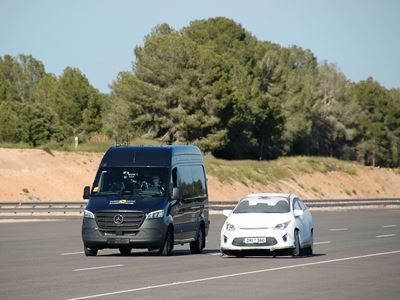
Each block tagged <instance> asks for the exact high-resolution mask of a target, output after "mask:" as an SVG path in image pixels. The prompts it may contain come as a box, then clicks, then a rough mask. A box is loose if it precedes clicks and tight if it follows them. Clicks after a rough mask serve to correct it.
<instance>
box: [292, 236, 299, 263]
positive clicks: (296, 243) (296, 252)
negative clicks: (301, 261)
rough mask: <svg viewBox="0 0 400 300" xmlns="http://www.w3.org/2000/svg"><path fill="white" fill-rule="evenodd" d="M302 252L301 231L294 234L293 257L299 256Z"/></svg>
mask: <svg viewBox="0 0 400 300" xmlns="http://www.w3.org/2000/svg"><path fill="white" fill-rule="evenodd" d="M300 251H301V248H300V239H299V231H298V230H295V232H294V247H293V250H292V256H293V257H296V256H299V255H300Z"/></svg>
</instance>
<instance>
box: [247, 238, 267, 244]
mask: <svg viewBox="0 0 400 300" xmlns="http://www.w3.org/2000/svg"><path fill="white" fill-rule="evenodd" d="M266 242H267V239H266V238H265V237H255V238H245V239H244V243H245V244H265V243H266Z"/></svg>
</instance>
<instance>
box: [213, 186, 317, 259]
mask: <svg viewBox="0 0 400 300" xmlns="http://www.w3.org/2000/svg"><path fill="white" fill-rule="evenodd" d="M224 215H225V216H227V217H228V218H227V219H226V221H225V223H224V225H223V227H222V230H221V252H222V253H223V254H226V255H235V256H244V255H245V254H246V252H248V253H251V252H254V251H253V250H257V251H255V252H258V253H259V252H261V253H265V254H268V253H270V254H272V255H273V256H275V255H276V254H280V253H282V252H283V253H285V254H290V255H292V256H298V255H302V254H307V255H312V254H313V231H314V225H313V218H312V215H311V213H310V211H309V209H308V208H307V206H306V205H305V204H304V203H303V202H302V201H301V200H300V199H299V198H298V197H297V196H295V195H291V194H270V193H262V194H251V195H247V196H246V197H244V198H243V199H241V200H240V201H239V203H238V204H237V205H236V207H235V208H234V209H233V210H224Z"/></svg>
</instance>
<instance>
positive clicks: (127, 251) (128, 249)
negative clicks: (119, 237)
mask: <svg viewBox="0 0 400 300" xmlns="http://www.w3.org/2000/svg"><path fill="white" fill-rule="evenodd" d="M131 251H132V248H131V247H120V248H119V253H121V254H122V255H129V254H131Z"/></svg>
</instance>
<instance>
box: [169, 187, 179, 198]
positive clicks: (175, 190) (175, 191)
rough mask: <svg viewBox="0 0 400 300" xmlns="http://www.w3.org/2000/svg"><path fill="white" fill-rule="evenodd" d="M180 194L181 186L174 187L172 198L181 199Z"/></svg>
mask: <svg viewBox="0 0 400 300" xmlns="http://www.w3.org/2000/svg"><path fill="white" fill-rule="evenodd" d="M179 195H180V191H179V188H177V187H174V188H173V189H172V197H171V199H172V200H179Z"/></svg>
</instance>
